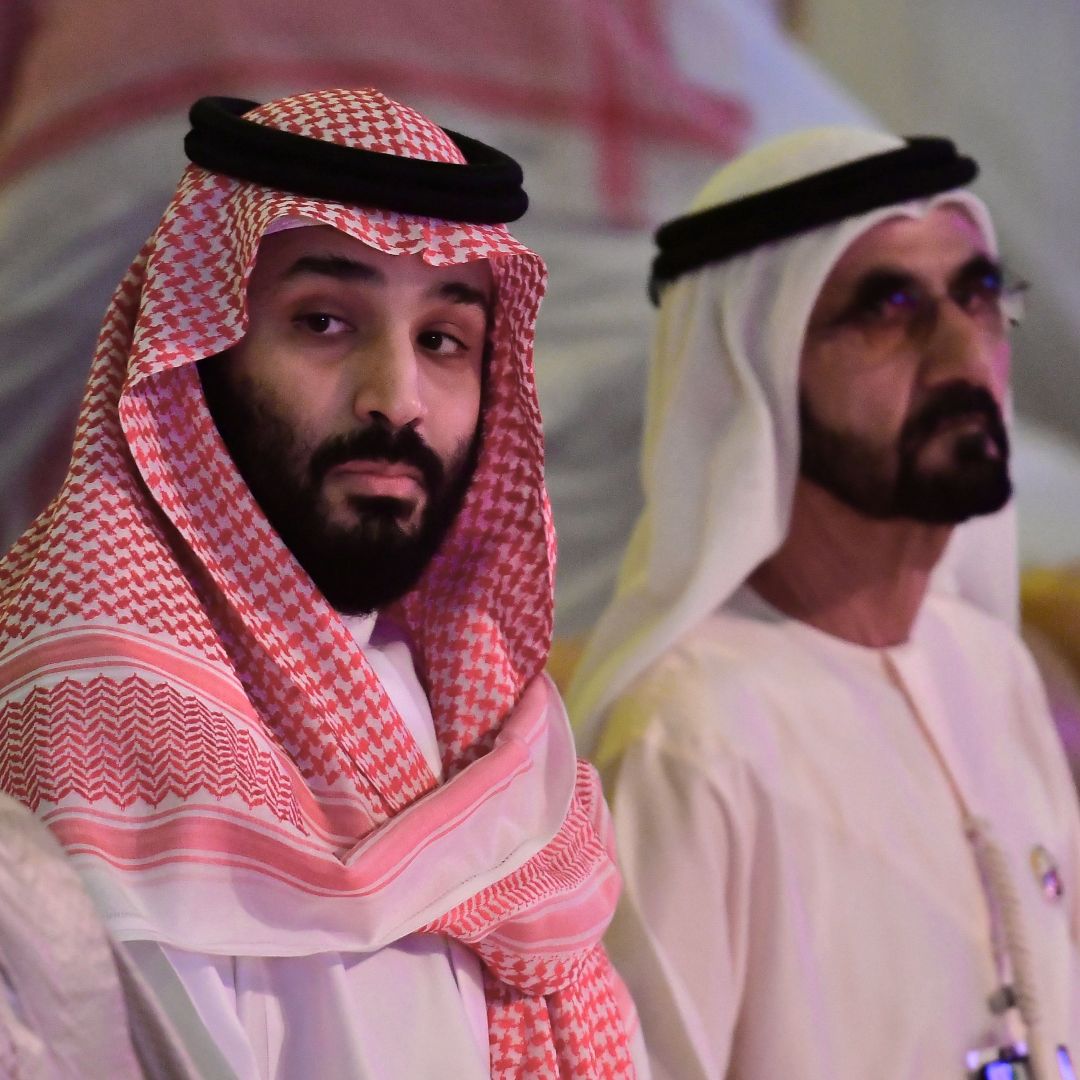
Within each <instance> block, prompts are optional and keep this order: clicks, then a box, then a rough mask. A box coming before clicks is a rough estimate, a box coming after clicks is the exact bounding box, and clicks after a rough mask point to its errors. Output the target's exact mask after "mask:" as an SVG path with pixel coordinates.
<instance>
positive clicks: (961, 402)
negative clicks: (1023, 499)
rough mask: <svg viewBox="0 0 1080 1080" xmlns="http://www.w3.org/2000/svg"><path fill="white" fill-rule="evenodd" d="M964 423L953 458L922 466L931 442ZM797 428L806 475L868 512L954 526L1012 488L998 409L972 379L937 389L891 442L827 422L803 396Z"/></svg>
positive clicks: (990, 509)
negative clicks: (883, 444)
mask: <svg viewBox="0 0 1080 1080" xmlns="http://www.w3.org/2000/svg"><path fill="white" fill-rule="evenodd" d="M961 425H968V426H969V427H970V428H972V429H973V430H969V432H968V433H967V434H961V435H959V436H958V437H956V438H955V439H953V440H952V446H951V460H949V461H947V462H945V463H944V464H943V465H942V466H940V467H936V468H927V467H924V466H923V465H922V464H921V454H922V451H923V449H924V448H925V447H926V445H927V443H928V442H929V441H930V440H932V439H934V438H936V437H938V436H939V435H940V434H941V433H942V432H943V431H946V430H948V429H949V428H950V427H956V426H961ZM977 428H981V429H982V430H981V431H980V430H974V429H977ZM799 432H800V438H801V441H802V456H801V459H800V471H801V472H802V475H803V476H805V477H806V479H808V480H812V481H814V483H816V484H818V485H819V486H820V487H823V488H825V490H826V491H828V492H830V493H831V494H832V495H835V496H836V498H838V499H839V500H840V501H841V502H843V503H845V504H846V505H847V506H850V507H851V508H852V509H853V510H858V511H859V512H860V513H863V514H866V515H867V516H868V517H873V518H882V519H888V518H909V519H911V520H913V521H921V522H925V523H927V524H934V525H956V524H959V523H960V522H963V521H967V520H968V518H971V517H976V516H978V515H980V514H992V513H994V512H995V511H996V510H1000V509H1001V508H1002V507H1003V506H1004V505H1005V504H1006V503H1007V502H1008V501H1009V498H1010V496H1011V495H1012V484H1011V481H1010V479H1009V466H1008V461H1009V439H1008V435H1007V433H1006V431H1005V424H1004V422H1003V420H1002V416H1001V410H1000V408H998V405H997V403H996V402H995V401H994V399H993V398H992V397H991V396H990V395H989V394H988V393H987V392H986V391H985V390H984V389H982V388H981V387H976V386H971V385H970V384H968V383H952V384H950V385H949V386H946V387H943V388H942V389H940V390H938V391H936V392H935V393H934V395H933V396H932V397H931V398H929V399H928V400H927V401H926V403H925V404H924V405H923V406H922V407H921V408H920V409H919V410H918V411H917V412H915V413H914V415H912V416H910V417H909V418H908V420H907V421H906V423H905V424H904V426H903V428H902V429H901V431H900V436H899V438H898V439H897V440H896V443H895V445H894V446H892V447H881V446H879V445H877V444H876V443H875V442H874V441H872V440H870V439H864V438H862V437H860V436H859V435H858V434H855V433H853V432H849V431H836V430H833V429H831V428H829V427H827V426H826V425H825V424H824V423H822V421H821V420H820V419H819V418H818V417H817V416H815V415H814V412H813V409H812V408H811V406H810V405H809V404H808V402H807V401H806V399H805V398H803V399H802V400H801V401H800V408H799ZM987 445H989V446H990V447H992V452H990V453H988V452H987V449H986V448H987Z"/></svg>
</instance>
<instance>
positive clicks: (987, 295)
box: [957, 270, 1005, 311]
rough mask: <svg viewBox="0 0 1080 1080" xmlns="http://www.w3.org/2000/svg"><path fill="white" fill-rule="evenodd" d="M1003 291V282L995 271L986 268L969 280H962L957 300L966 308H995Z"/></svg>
mask: <svg viewBox="0 0 1080 1080" xmlns="http://www.w3.org/2000/svg"><path fill="white" fill-rule="evenodd" d="M1004 291H1005V282H1004V280H1003V279H1002V276H1001V274H999V273H998V272H997V271H990V270H988V271H987V272H986V273H984V274H979V275H978V276H977V277H974V278H972V279H971V280H970V281H966V282H964V284H963V286H961V288H960V289H958V290H957V292H958V295H957V301H958V302H959V303H960V306H961V307H963V308H966V309H967V310H969V311H970V310H973V309H980V310H981V309H983V308H988V307H992V308H994V309H995V310H996V309H997V308H998V305H999V304H1000V302H1001V297H1002V294H1003V293H1004Z"/></svg>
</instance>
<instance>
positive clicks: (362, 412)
mask: <svg viewBox="0 0 1080 1080" xmlns="http://www.w3.org/2000/svg"><path fill="white" fill-rule="evenodd" d="M352 363H353V378H354V380H355V382H354V393H353V412H354V413H355V415H356V416H357V418H359V419H361V420H365V421H367V420H371V419H382V420H384V421H386V422H387V423H389V424H390V426H391V427H392V428H402V427H405V426H407V425H409V424H416V423H418V422H419V421H421V420H423V418H424V406H423V401H422V400H421V394H420V368H419V364H418V362H417V355H416V349H415V348H414V346H413V341H412V337H411V335H410V334H406V333H395V332H393V331H392V330H391V331H387V332H385V333H381V334H379V335H376V336H375V337H373V338H372V339H371V340H370V341H368V342H365V343H364V345H363V346H362V347H361V348H359V349H357V352H356V355H355V356H354V357H353V358H352Z"/></svg>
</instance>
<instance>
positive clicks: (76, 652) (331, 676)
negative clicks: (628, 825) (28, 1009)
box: [0, 91, 633, 1077]
mask: <svg viewBox="0 0 1080 1080" xmlns="http://www.w3.org/2000/svg"><path fill="white" fill-rule="evenodd" d="M250 116H251V118H252V119H256V120H258V121H259V122H260V123H264V124H269V125H271V126H274V127H278V128H283V129H286V130H290V131H294V132H298V133H302V134H306V135H312V136H315V137H318V138H321V139H324V140H330V141H335V142H339V143H345V144H348V145H353V146H360V147H364V148H366V149H369V150H377V151H381V152H387V153H395V154H400V155H405V156H413V157H423V158H427V159H429V160H437V161H455V162H460V161H461V160H462V158H461V155H460V152H459V151H458V150H457V148H456V147H455V146H454V145H453V143H452V142H451V141H450V140H449V139H448V138H447V137H446V136H445V134H444V133H442V132H441V131H440V130H439V129H438V128H436V127H435V126H434V125H432V124H431V123H430V122H428V121H426V120H425V119H424V118H423V117H421V116H420V115H419V114H417V113H415V112H413V111H412V110H410V109H408V108H405V107H402V106H400V105H396V104H395V103H393V102H390V101H389V100H388V99H386V98H384V97H383V96H382V95H380V94H378V93H376V92H374V91H356V92H352V91H332V92H319V93H311V94H304V95H301V96H298V97H294V98H290V99H286V100H284V101H280V102H275V103H271V104H269V105H266V106H262V107H261V108H260V109H258V110H257V111H256V112H255V113H253V114H250ZM285 217H293V218H295V217H302V218H305V219H308V220H312V221H316V222H321V223H324V224H328V225H331V226H333V227H334V228H337V229H340V230H341V231H342V232H344V233H347V234H348V235H350V236H353V237H355V238H357V239H360V240H362V241H364V242H365V243H367V244H370V245H371V246H372V247H374V248H376V249H378V250H380V251H383V252H387V253H417V252H419V253H422V254H423V256H424V258H425V259H426V260H427V261H428V262H430V263H431V264H432V265H445V264H451V263H460V262H464V261H468V260H471V259H481V258H483V259H489V260H490V261H491V267H492V273H493V277H494V280H495V283H496V290H497V302H496V304H495V310H494V313H493V316H492V328H491V337H492V348H491V356H490V369H489V377H488V381H487V388H486V391H485V393H486V397H485V401H484V422H483V426H484V433H485V434H484V442H483V446H482V449H481V452H480V457H479V464H478V467H477V471H476V475H475V479H474V482H473V484H472V487H471V489H470V491H469V494H468V496H467V498H466V501H465V505H464V508H463V510H462V512H461V514H460V517H459V519H458V521H457V522H456V524H455V525H454V527H453V529H452V531H451V533H450V535H449V537H448V539H447V541H446V543H445V545H444V547H443V549H442V551H441V552H440V554H439V555H438V556H437V557H436V559H435V560H434V561H433V563H432V564H431V565H430V566H429V568H428V570H427V571H426V572H425V575H424V577H423V579H422V581H421V582H420V584H419V585H418V587H417V588H416V589H415V590H414V591H413V592H412V593H411V594H409V596H407V597H406V598H405V599H404V601H403V602H401V603H400V604H399V605H398V606H397V608H396V610H395V611H394V612H393V615H394V617H395V619H396V621H398V622H399V623H400V624H401V625H402V626H403V627H404V628H405V629H406V631H407V633H408V635H409V637H410V639H411V641H412V643H413V646H414V655H415V656H416V662H417V667H418V672H419V675H420V677H421V680H422V681H423V683H424V685H425V687H426V689H427V691H428V696H429V700H430V703H431V709H432V713H433V716H434V720H435V727H436V732H437V735H438V740H439V746H440V749H441V752H442V756H443V764H444V772H445V777H446V779H445V782H444V783H442V784H441V785H440V784H437V782H436V780H435V777H434V776H433V775H432V774H431V772H430V770H429V769H428V767H427V765H426V763H425V761H424V758H423V756H422V754H421V753H420V751H419V750H418V748H417V746H416V745H415V743H414V742H413V740H412V737H411V735H410V734H409V732H408V730H407V728H406V726H405V725H404V723H403V722H402V721H401V719H400V718H399V716H398V715H397V714H396V712H395V710H394V708H393V706H392V705H391V703H390V701H389V700H388V698H387V696H386V694H385V692H384V691H383V689H382V686H381V684H380V683H379V681H378V679H377V678H376V676H375V675H374V673H373V672H372V670H371V668H370V667H369V665H368V664H367V662H366V660H365V659H364V657H363V654H362V652H361V651H360V650H359V649H358V648H357V647H356V645H355V643H354V641H353V639H352V636H351V635H350V633H349V631H348V630H347V629H346V628H345V627H344V625H343V624H342V622H341V620H340V619H339V618H338V616H337V614H336V613H335V612H334V611H333V610H332V609H331V608H330V607H329V605H328V604H327V603H326V601H325V600H324V599H323V598H322V597H321V595H320V594H319V593H318V592H317V591H316V589H315V588H314V586H313V585H312V583H311V581H310V579H309V578H308V577H307V575H306V574H305V573H304V572H303V571H302V570H301V568H300V567H299V565H298V564H297V563H296V561H295V560H294V559H293V557H292V555H291V554H290V553H289V551H288V550H287V549H286V548H285V547H284V545H283V544H282V542H281V541H280V540H279V539H278V537H277V536H276V534H275V533H274V532H273V531H272V530H271V528H270V527H269V525H268V524H267V522H266V520H265V518H264V517H263V515H262V513H261V511H260V510H259V508H258V506H257V505H256V503H255V502H254V500H253V498H252V496H251V494H250V493H249V491H248V489H247V487H246V485H245V484H244V483H243V481H242V480H241V478H240V477H239V475H238V474H237V472H236V470H235V468H234V466H233V464H232V462H231V459H230V458H229V455H228V453H227V452H226V450H225V448H224V446H223V444H222V442H221V440H220V437H219V436H218V434H217V431H216V429H215V427H214V424H213V421H212V420H211V418H210V415H209V412H208V411H207V408H206V405H205V402H204V400H203V396H202V391H201V388H200V384H199V380H198V376H197V372H196V369H195V367H194V364H193V362H194V361H196V360H198V359H200V358H202V357H206V356H210V355H213V354H216V353H219V352H221V351H222V350H224V349H227V348H229V347H230V346H231V345H233V344H235V343H236V342H237V341H238V340H239V339H240V338H241V337H242V335H243V334H244V331H245V325H246V314H245V308H244V296H245V289H246V283H247V280H248V275H249V273H250V271H251V266H252V263H253V260H254V258H255V254H256V250H257V247H258V244H259V240H260V238H261V236H262V235H263V234H264V232H265V231H266V229H267V228H268V227H269V226H270V225H271V224H272V223H273V222H275V221H277V220H279V219H281V218H285ZM543 283H544V270H543V265H542V263H541V261H540V259H539V258H538V257H537V256H535V255H534V254H532V253H531V252H529V251H528V250H527V249H526V248H524V247H522V246H521V245H520V244H518V243H517V242H516V241H515V240H514V239H513V238H512V237H511V236H510V235H509V233H508V232H507V231H506V229H505V228H504V227H502V226H476V225H465V224H458V223H453V222H446V221H440V220H434V219H429V218H420V217H413V216H407V215H402V214H396V213H389V212H380V211H376V210H358V209H355V208H349V207H345V206H342V205H339V204H333V203H327V202H323V201H319V200H312V199H308V198H303V197H299V196H295V195H290V194H285V193H282V192H279V191H273V190H270V189H266V188H262V187H258V186H256V185H252V184H247V183H240V182H237V181H233V180H230V179H227V178H225V177H222V176H218V175H214V174H211V173H208V172H206V171H204V170H202V169H200V168H198V167H196V166H190V167H189V168H188V170H187V172H186V173H185V175H184V177H183V179H182V181H181V184H180V187H179V189H178V191H177V193H176V196H175V198H174V200H173V202H172V204H171V205H170V207H169V209H168V211H167V212H166V214H165V217H164V219H163V220H162V223H161V225H160V227H159V229H158V231H157V232H156V233H155V234H154V236H153V237H152V238H151V239H150V240H149V241H148V242H147V244H146V246H145V247H144V249H143V251H142V252H141V253H140V255H139V257H138V258H137V259H136V261H135V263H134V265H133V266H132V268H131V270H130V272H129V273H128V275H127V276H126V277H125V279H124V280H123V282H122V283H121V285H120V287H119V288H118V290H117V291H116V294H115V296H114V298H113V302H112V304H111V306H110V308H109V310H108V313H107V316H106V319H105V324H104V327H103V329H102V332H101V336H100V339H99V344H98V349H97V353H96V356H95V358H94V363H93V368H92V372H91V376H90V382H89V386H88V390H87V393H86V397H85V399H84V403H83V407H82V412H81V416H80V421H79V427H78V433H77V437H76V442H75V449H74V454H73V457H72V462H71V468H70V471H69V473H68V476H67V479H66V481H65V483H64V485H63V488H62V489H61V491H60V494H59V495H58V496H57V498H56V499H55V500H54V501H53V503H52V504H51V505H50V507H49V508H48V510H47V511H46V512H45V513H44V514H43V515H42V516H41V517H40V518H38V520H37V521H36V522H35V523H34V524H33V526H32V527H31V528H30V530H29V531H28V532H27V533H26V534H25V536H24V537H23V538H22V539H21V540H20V541H19V543H18V544H17V545H16V546H15V548H14V549H13V550H12V551H11V553H10V555H9V556H8V557H7V558H6V560H5V561H4V563H3V564H2V567H0V581H2V586H0V589H2V591H0V604H2V608H0V619H2V622H0V786H2V788H3V789H4V790H5V791H8V792H10V793H11V794H13V795H14V796H16V797H17V798H19V799H20V800H22V801H23V802H25V803H26V804H28V805H29V806H30V807H31V808H32V809H34V810H35V811H36V812H37V813H38V814H39V815H40V816H42V817H43V818H44V819H45V820H46V821H47V822H48V823H49V824H50V825H51V827H52V828H53V830H54V831H55V833H56V834H57V835H58V836H59V838H60V839H61V841H62V842H63V843H64V844H65V846H66V847H67V849H68V851H69V852H70V853H71V854H72V856H73V857H74V858H75V859H76V860H77V862H78V863H79V866H80V869H81V870H82V872H83V875H84V878H85V879H86V880H87V882H88V884H89V885H90V887H91V889H92V890H93V891H94V893H95V895H96V897H97V900H98V903H99V905H100V906H101V907H102V909H103V911H104V912H105V914H106V917H107V919H108V922H109V925H110V927H111V929H112V930H113V932H114V933H115V934H116V935H117V936H118V937H121V938H127V939H140V938H141V939H151V940H157V941H161V942H165V943H169V944H173V945H179V946H182V947H185V948H188V949H194V950H197V951H205V952H211V953H214V952H216V953H223V954H234V955H296V954H302V953H305V952H308V951H319V950H329V949H334V950H340V951H343V952H347V951H359V952H365V951H372V950H374V949H376V948H380V947H382V946H384V945H387V944H390V943H391V942H393V941H395V940H398V939H399V938H400V937H402V936H405V935H406V934H409V933H413V932H417V931H419V932H431V933H441V934H447V935H450V936H452V937H454V938H456V939H459V940H461V941H463V942H465V943H466V944H467V945H469V946H470V947H471V948H473V949H474V950H475V951H476V952H477V953H478V954H479V955H480V957H481V959H482V961H483V963H484V966H485V984H486V992H487V1000H488V1013H489V1029H490V1037H491V1065H492V1074H493V1075H495V1076H507V1077H509V1076H529V1077H543V1076H556V1075H564V1076H575V1077H577V1076H582V1077H587V1076H604V1077H607V1076H624V1075H632V1071H633V1070H632V1065H631V1064H630V1061H629V1054H628V1050H627V1036H626V1027H625V1019H624V1018H625V1017H626V1016H627V1015H628V1014H629V1012H628V1005H627V1002H626V1001H625V999H624V996H623V994H624V991H623V990H622V987H621V984H620V983H619V981H618V978H617V976H616V975H615V974H614V972H613V971H612V969H611V967H610V965H609V963H608V961H607V959H606V957H605V955H604V953H603V951H602V948H601V946H600V945H599V939H600V936H601V935H602V933H603V931H604V929H605V927H606V925H607V922H608V920H609V918H610V915H611V912H612V910H613V906H614V902H615V897H616V895H617V892H618V875H617V872H616V870H615V868H614V864H613V862H612V858H611V854H610V847H611V846H610V837H609V835H608V829H609V827H608V819H607V813H606V809H605V807H604V804H603V800H602V798H601V796H600V794H599V790H598V786H597V783H596V780H595V775H594V774H593V772H592V771H591V770H590V769H589V768H588V767H587V766H585V765H584V764H581V763H578V762H577V760H576V757H575V756H574V752H573V744H572V741H571V740H570V736H569V731H568V727H567V725H566V722H565V716H564V714H563V711H562V707H561V704H560V703H559V701H558V698H557V696H556V695H555V694H554V692H553V691H552V690H551V689H550V684H549V683H548V682H547V681H546V679H545V677H544V676H543V675H542V668H543V666H544V662H545V659H546V656H547V651H548V646H549V639H550V633H551V617H552V616H551V612H552V577H553V562H554V539H553V533H552V528H551V520H550V514H549V509H548V504H547V498H546V495H545V491H544V485H543V447H542V436H541V427H540V416H539V412H538V409H537V404H536V395H535V390H534V385H533V376H532V360H531V358H532V335H533V323H534V319H535V315H536V310H537V307H538V305H539V300H540V296H541V293H542V291H543Z"/></svg>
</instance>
